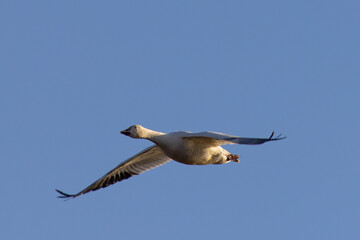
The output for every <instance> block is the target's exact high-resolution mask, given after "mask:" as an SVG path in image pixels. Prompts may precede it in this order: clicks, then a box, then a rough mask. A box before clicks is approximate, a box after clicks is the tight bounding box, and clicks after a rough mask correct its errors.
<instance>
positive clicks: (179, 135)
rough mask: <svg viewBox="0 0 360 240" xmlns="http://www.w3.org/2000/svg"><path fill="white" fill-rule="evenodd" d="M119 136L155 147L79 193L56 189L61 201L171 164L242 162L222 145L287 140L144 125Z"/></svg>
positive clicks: (146, 150)
mask: <svg viewBox="0 0 360 240" xmlns="http://www.w3.org/2000/svg"><path fill="white" fill-rule="evenodd" d="M120 133H121V134H124V135H126V136H129V137H131V138H143V139H147V140H150V141H151V142H153V143H155V145H153V146H151V147H149V148H146V149H145V150H143V151H142V152H140V153H138V154H136V155H135V156H133V157H131V158H129V159H127V160H126V161H124V162H122V163H120V164H119V165H118V166H116V167H115V168H114V169H112V170H111V171H110V172H108V173H107V174H105V175H104V176H103V177H101V178H100V179H98V180H96V181H95V182H94V183H92V184H91V185H89V186H88V187H87V188H85V189H84V190H82V191H80V192H79V193H76V194H67V193H64V192H62V191H60V190H57V189H56V191H57V192H58V193H60V194H61V195H60V196H58V198H71V197H72V198H75V197H78V196H80V195H82V194H85V193H88V192H90V191H95V190H98V189H100V188H105V187H107V186H109V185H111V184H114V183H116V182H120V181H122V180H124V179H128V178H129V177H132V176H134V175H139V174H140V173H143V172H146V171H148V170H150V169H152V168H155V167H158V166H161V165H163V164H165V163H167V162H169V161H171V160H175V161H177V162H180V163H184V164H189V165H208V164H224V163H228V162H240V161H239V157H240V156H238V155H236V154H231V153H229V152H228V151H226V150H225V149H224V148H222V147H221V145H225V144H250V145H256V144H262V143H265V142H269V141H277V140H281V139H284V138H286V137H281V134H280V135H279V136H277V137H275V138H274V137H273V136H274V132H272V133H271V135H270V137H269V138H244V137H237V136H232V135H227V134H224V133H218V132H200V133H191V132H185V131H181V132H172V133H162V132H157V131H153V130H150V129H147V128H145V127H143V126H141V125H133V126H131V127H129V128H128V129H126V130H123V131H121V132H120Z"/></svg>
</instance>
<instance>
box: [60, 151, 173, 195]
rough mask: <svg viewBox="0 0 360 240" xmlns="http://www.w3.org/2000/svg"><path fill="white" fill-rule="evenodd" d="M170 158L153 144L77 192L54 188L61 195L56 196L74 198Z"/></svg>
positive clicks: (163, 162) (141, 171)
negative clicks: (65, 191)
mask: <svg viewBox="0 0 360 240" xmlns="http://www.w3.org/2000/svg"><path fill="white" fill-rule="evenodd" d="M170 160H171V159H170V158H169V157H167V156H166V155H165V154H164V153H163V151H162V150H161V149H160V148H159V147H157V146H156V145H154V146H152V147H149V148H147V149H145V150H144V151H142V152H140V153H138V154H136V155H135V156H133V157H131V158H129V159H128V160H126V161H124V162H122V163H120V164H119V165H118V166H117V167H115V168H114V169H113V170H111V171H110V172H108V173H107V174H105V175H104V176H103V177H102V178H100V179H98V180H96V181H95V182H94V183H92V184H91V185H89V186H88V187H87V188H85V189H84V190H82V191H81V192H79V193H77V194H67V193H64V192H62V191H60V190H56V191H57V192H58V193H60V194H61V196H58V198H69V197H73V198H75V197H77V196H80V195H82V194H85V193H88V192H90V191H95V190H98V189H100V188H105V187H107V186H109V185H111V184H114V183H116V182H120V181H122V180H124V179H128V178H129V177H131V176H134V175H139V174H140V173H143V172H146V171H148V170H150V169H152V168H155V167H158V166H161V165H163V164H165V163H167V162H169V161H170Z"/></svg>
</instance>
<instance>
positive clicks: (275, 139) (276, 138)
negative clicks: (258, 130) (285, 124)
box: [269, 132, 286, 141]
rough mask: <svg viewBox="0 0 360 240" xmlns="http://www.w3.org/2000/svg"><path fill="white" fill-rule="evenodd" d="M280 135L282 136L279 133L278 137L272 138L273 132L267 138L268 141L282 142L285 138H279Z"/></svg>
mask: <svg viewBox="0 0 360 240" xmlns="http://www.w3.org/2000/svg"><path fill="white" fill-rule="evenodd" d="M281 135H282V133H280V134H279V135H277V136H276V137H274V138H273V136H274V132H272V133H271V135H270V137H269V141H278V140H282V139H285V138H286V137H281Z"/></svg>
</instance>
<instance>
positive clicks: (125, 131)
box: [120, 128, 130, 136]
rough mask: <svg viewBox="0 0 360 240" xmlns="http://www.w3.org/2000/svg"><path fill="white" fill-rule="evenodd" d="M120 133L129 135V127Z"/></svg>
mask: <svg viewBox="0 0 360 240" xmlns="http://www.w3.org/2000/svg"><path fill="white" fill-rule="evenodd" d="M120 133H121V134H124V135H125V136H130V129H129V128H128V129H126V130H123V131H121V132H120Z"/></svg>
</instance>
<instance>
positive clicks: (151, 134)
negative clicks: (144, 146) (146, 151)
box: [145, 129, 165, 142]
mask: <svg viewBox="0 0 360 240" xmlns="http://www.w3.org/2000/svg"><path fill="white" fill-rule="evenodd" d="M164 134H165V133H162V132H157V131H153V130H150V129H146V137H145V139H148V140H150V141H152V142H155V141H156V140H157V138H158V137H159V136H162V135H164Z"/></svg>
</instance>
